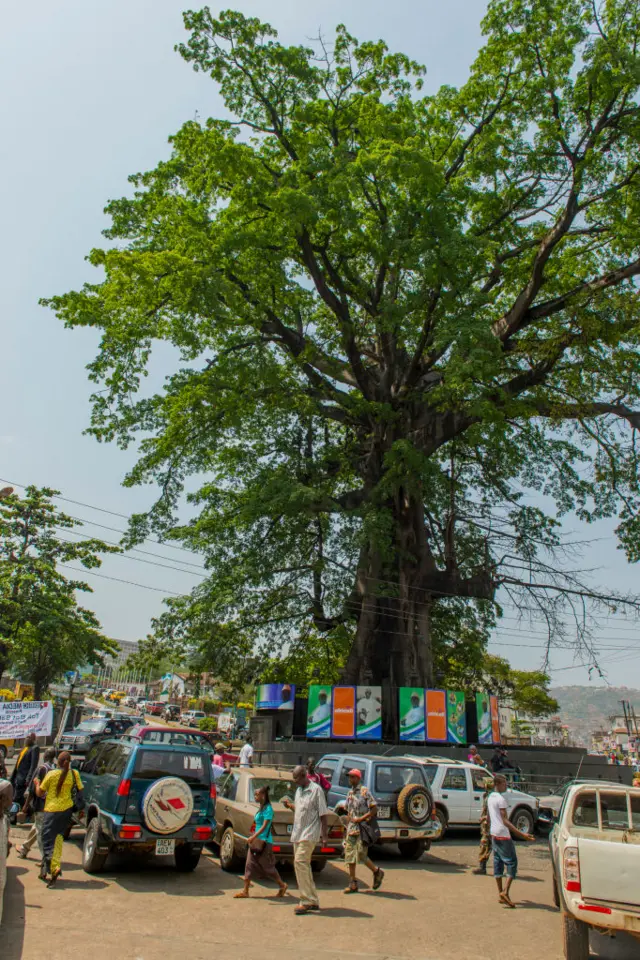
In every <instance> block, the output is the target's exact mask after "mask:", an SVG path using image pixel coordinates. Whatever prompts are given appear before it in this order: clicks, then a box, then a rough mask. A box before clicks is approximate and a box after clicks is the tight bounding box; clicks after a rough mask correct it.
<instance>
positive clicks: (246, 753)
mask: <svg viewBox="0 0 640 960" xmlns="http://www.w3.org/2000/svg"><path fill="white" fill-rule="evenodd" d="M252 744H253V740H252V739H251V737H247V739H246V742H245V744H244V746H243V748H242V750H241V751H240V766H241V767H252V766H253V762H252V761H253V746H252Z"/></svg>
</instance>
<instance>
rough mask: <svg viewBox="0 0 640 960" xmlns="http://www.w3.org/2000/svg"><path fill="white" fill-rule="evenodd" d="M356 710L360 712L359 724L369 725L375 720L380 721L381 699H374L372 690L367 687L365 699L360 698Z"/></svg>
mask: <svg viewBox="0 0 640 960" xmlns="http://www.w3.org/2000/svg"><path fill="white" fill-rule="evenodd" d="M356 709H357V711H358V723H359V724H361V725H363V726H364V724H367V723H373V721H374V720H379V719H380V715H381V712H382V708H381V706H380V698H379V697H375V698H374V697H372V696H371V690H370V689H369V688H368V687H367V689H366V690H365V692H364V697H360V699H359V700H358V703H357V706H356Z"/></svg>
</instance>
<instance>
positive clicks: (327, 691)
mask: <svg viewBox="0 0 640 960" xmlns="http://www.w3.org/2000/svg"><path fill="white" fill-rule="evenodd" d="M330 731H331V687H325V686H320V685H315V684H314V685H312V686H310V687H309V707H308V713H307V737H310V738H321V737H328V736H329V735H330Z"/></svg>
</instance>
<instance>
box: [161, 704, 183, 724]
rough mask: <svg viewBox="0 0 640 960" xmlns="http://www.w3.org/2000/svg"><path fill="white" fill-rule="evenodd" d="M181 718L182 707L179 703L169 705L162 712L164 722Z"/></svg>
mask: <svg viewBox="0 0 640 960" xmlns="http://www.w3.org/2000/svg"><path fill="white" fill-rule="evenodd" d="M179 716H180V707H179V706H178V704H177V703H168V704H167V705H166V707H165V708H164V710H163V711H162V717H163V719H164V720H169V721H170V720H177V719H178V717H179Z"/></svg>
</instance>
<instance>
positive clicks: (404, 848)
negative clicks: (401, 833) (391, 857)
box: [398, 840, 427, 860]
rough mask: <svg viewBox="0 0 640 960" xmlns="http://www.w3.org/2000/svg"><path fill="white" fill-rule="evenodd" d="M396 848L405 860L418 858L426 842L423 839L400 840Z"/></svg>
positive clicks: (425, 847)
mask: <svg viewBox="0 0 640 960" xmlns="http://www.w3.org/2000/svg"><path fill="white" fill-rule="evenodd" d="M398 849H399V851H400V853H401V855H402V856H403V857H404V858H405V860H419V859H420V857H421V856H422V854H423V853H424V852H425V850H426V849H427V844H426V841H425V840H401V841H400V843H399V844H398Z"/></svg>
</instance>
